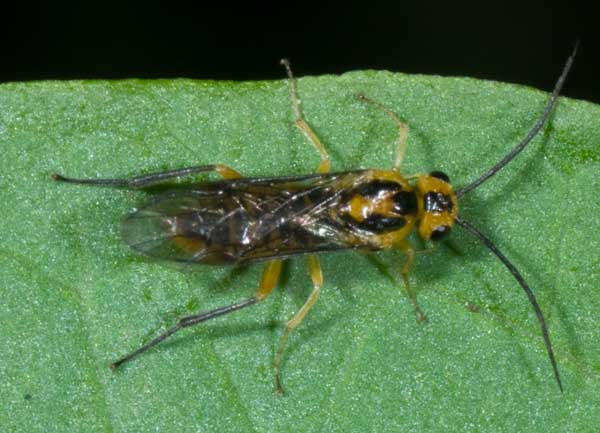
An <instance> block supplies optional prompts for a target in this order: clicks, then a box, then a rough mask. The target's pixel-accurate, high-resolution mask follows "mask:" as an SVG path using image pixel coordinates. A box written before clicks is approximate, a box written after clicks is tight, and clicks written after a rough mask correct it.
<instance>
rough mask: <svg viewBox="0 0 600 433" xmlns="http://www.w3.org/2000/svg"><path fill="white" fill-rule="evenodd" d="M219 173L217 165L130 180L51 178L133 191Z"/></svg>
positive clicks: (142, 176)
mask: <svg viewBox="0 0 600 433" xmlns="http://www.w3.org/2000/svg"><path fill="white" fill-rule="evenodd" d="M211 171H217V165H215V164H211V165H198V166H193V167H185V168H177V169H175V170H167V171H160V172H156V173H150V174H143V175H141V176H135V177H132V178H129V179H78V178H73V177H66V176H63V175H62V174H58V173H54V174H52V175H51V176H50V177H51V178H52V179H53V180H56V181H58V182H65V183H76V184H80V185H103V186H115V187H118V186H122V187H127V188H133V189H141V188H146V187H149V186H153V185H157V184H159V183H161V182H164V181H166V180H170V179H175V178H180V177H185V176H190V175H192V174H196V173H206V172H211Z"/></svg>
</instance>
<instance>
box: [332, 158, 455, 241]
mask: <svg viewBox="0 0 600 433" xmlns="http://www.w3.org/2000/svg"><path fill="white" fill-rule="evenodd" d="M339 211H340V214H341V217H342V219H343V220H344V221H345V223H346V225H347V227H348V228H349V229H350V230H351V231H352V232H353V233H354V234H355V235H356V236H357V238H358V240H357V242H364V243H368V244H371V245H373V247H375V248H390V247H393V246H396V245H397V244H398V243H399V242H400V241H402V240H403V239H404V238H405V237H406V236H408V234H409V233H410V231H411V230H412V228H413V227H414V226H415V224H416V225H417V227H418V232H419V235H420V236H421V237H422V238H423V239H425V240H430V239H431V240H438V239H441V238H442V237H443V236H444V235H445V234H447V233H448V232H449V231H450V228H451V227H452V225H453V224H454V218H455V217H456V215H457V214H458V206H457V199H456V195H455V193H454V191H453V190H452V186H451V185H450V183H449V179H448V176H446V175H445V174H444V173H441V172H432V173H431V174H428V175H419V176H418V177H417V182H416V185H415V186H414V187H413V186H412V185H411V184H410V183H409V182H408V181H407V180H406V179H405V178H403V177H402V176H401V175H400V174H398V173H396V172H394V171H387V170H385V171H384V170H368V171H366V172H365V173H364V174H363V175H362V176H359V177H357V178H356V180H355V182H354V184H353V185H351V186H350V187H348V189H347V192H346V194H345V196H344V200H343V202H342V205H341V208H340V209H339Z"/></svg>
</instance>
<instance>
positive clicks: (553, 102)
mask: <svg viewBox="0 0 600 433" xmlns="http://www.w3.org/2000/svg"><path fill="white" fill-rule="evenodd" d="M577 48H579V40H578V41H577V42H575V47H574V48H573V52H572V53H571V55H570V56H569V58H568V59H567V63H566V64H565V66H564V68H563V70H562V73H561V74H560V77H558V80H557V81H556V84H555V85H554V90H553V91H552V94H551V95H550V98H549V99H548V102H547V103H546V108H544V112H543V113H542V115H541V116H540V118H539V119H538V120H537V122H535V124H534V125H533V128H531V130H530V131H529V133H527V135H526V136H525V138H524V139H523V141H521V142H520V143H519V144H518V145H517V146H515V148H514V149H513V150H511V151H510V152H508V154H507V155H506V156H505V157H504V158H502V160H500V161H499V162H498V163H497V164H496V165H494V166H493V167H492V168H490V169H489V170H488V171H487V172H485V173H484V174H483V175H482V176H481V177H480V178H479V179H477V180H475V181H474V182H472V183H470V184H469V185H467V186H464V187H462V188H461V189H459V190H458V191H456V197H457V198H461V197H462V196H463V195H465V194H466V193H468V192H471V191H473V190H474V189H476V188H478V187H479V185H481V184H482V183H483V182H485V181H486V180H488V179H489V178H490V177H492V176H493V175H495V174H496V173H498V172H499V171H500V170H501V169H502V168H503V167H504V166H506V165H507V164H508V163H509V162H511V161H512V160H513V159H514V158H515V157H516V156H517V155H518V154H519V153H521V151H522V150H523V149H525V147H527V145H528V144H529V143H530V142H531V140H533V138H534V137H535V136H536V135H537V134H538V132H540V129H542V126H544V123H546V120H548V117H550V114H552V110H553V109H554V107H555V105H556V100H557V99H558V94H559V93H560V91H561V89H562V86H563V84H564V82H565V79H566V78H567V75H568V74H569V70H570V69H571V66H572V65H573V60H574V59H575V54H577Z"/></svg>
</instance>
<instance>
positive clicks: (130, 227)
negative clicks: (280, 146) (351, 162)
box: [122, 172, 357, 265]
mask: <svg viewBox="0 0 600 433" xmlns="http://www.w3.org/2000/svg"><path fill="white" fill-rule="evenodd" d="M352 174H353V172H350V173H338V174H335V173H334V174H326V175H312V176H305V177H298V178H246V179H236V180H233V181H223V182H216V183H211V184H205V185H198V186H196V187H194V188H193V189H190V190H175V191H171V192H167V193H164V194H162V195H159V196H157V197H156V198H155V199H153V200H152V201H150V202H149V203H147V204H146V205H144V206H143V207H141V208H140V209H138V210H135V211H134V212H132V213H131V214H130V215H128V216H127V217H126V218H125V220H124V221H123V225H122V235H123V238H124V240H125V241H126V242H127V243H128V244H129V245H130V246H131V247H132V248H133V249H135V250H136V251H138V252H140V253H142V254H145V255H148V256H151V257H154V258H158V259H162V260H171V261H179V262H195V263H204V264H219V265H222V264H234V263H247V262H254V261H262V260H269V259H273V258H284V257H289V256H293V255H299V254H308V253H313V252H321V251H334V250H340V249H347V248H356V247H357V245H356V244H355V243H352V242H349V240H348V239H347V238H346V237H347V230H346V229H345V226H344V224H343V223H342V222H339V221H336V219H335V218H334V217H333V216H332V215H333V214H332V212H330V210H331V209H332V208H335V206H336V205H337V204H338V203H339V201H340V199H341V197H342V195H343V192H344V190H345V188H344V186H345V185H346V184H347V183H348V182H349V181H351V179H349V177H350V176H352Z"/></svg>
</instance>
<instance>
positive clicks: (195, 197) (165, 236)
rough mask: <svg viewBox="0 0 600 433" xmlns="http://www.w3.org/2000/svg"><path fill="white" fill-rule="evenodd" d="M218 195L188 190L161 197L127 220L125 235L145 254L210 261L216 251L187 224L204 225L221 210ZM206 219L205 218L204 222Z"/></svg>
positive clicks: (173, 258) (123, 229)
mask: <svg viewBox="0 0 600 433" xmlns="http://www.w3.org/2000/svg"><path fill="white" fill-rule="evenodd" d="M217 202H218V198H217V197H216V196H215V195H214V194H210V193H204V194H199V193H198V192H196V193H194V192H191V191H190V192H188V191H175V192H168V193H165V194H161V195H159V196H157V197H156V198H155V199H153V200H152V201H150V202H148V203H146V204H145V205H144V206H142V207H141V208H140V209H136V210H134V211H133V212H132V213H130V214H129V215H128V216H127V217H125V219H124V220H123V223H122V226H121V234H122V236H123V239H124V240H125V242H127V244H129V246H130V247H131V248H133V249H134V250H136V251H138V252H139V253H141V254H144V255H147V256H150V257H153V258H156V259H161V260H170V261H178V262H198V261H200V260H205V261H207V262H209V261H210V259H211V256H212V255H214V253H213V252H212V251H211V250H210V248H207V246H206V243H205V242H204V241H203V240H202V239H201V238H200V237H199V236H196V235H194V233H192V232H190V231H189V230H188V231H186V227H190V226H193V225H204V226H205V227H207V226H208V225H209V224H210V223H209V222H208V221H207V220H208V218H209V217H210V214H211V213H212V215H213V216H214V217H215V219H218V215H216V214H215V213H214V212H211V211H212V210H214V209H218V208H219V206H218V203H217ZM203 220H204V221H203Z"/></svg>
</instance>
